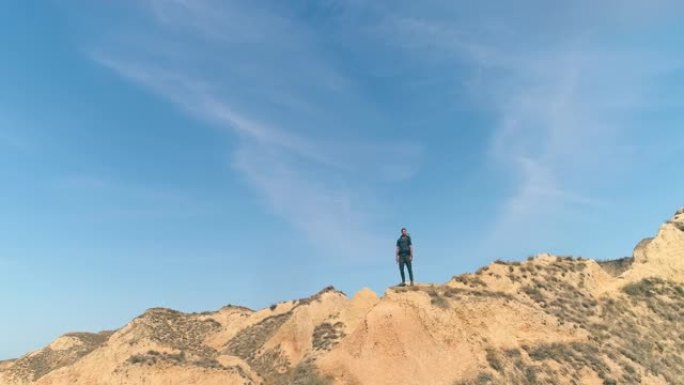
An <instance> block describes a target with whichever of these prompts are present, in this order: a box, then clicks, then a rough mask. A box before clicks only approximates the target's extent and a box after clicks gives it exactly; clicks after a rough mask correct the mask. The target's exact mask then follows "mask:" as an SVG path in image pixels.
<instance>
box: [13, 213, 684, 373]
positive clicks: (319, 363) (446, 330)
mask: <svg viewBox="0 0 684 385" xmlns="http://www.w3.org/2000/svg"><path fill="white" fill-rule="evenodd" d="M682 330H684V210H679V211H678V212H677V213H676V214H675V216H674V217H673V218H672V220H670V221H667V222H666V223H665V224H663V225H662V226H661V227H660V229H659V230H658V232H657V234H656V235H655V237H653V238H647V239H645V240H644V241H642V242H640V243H639V244H638V245H637V247H636V248H635V251H634V255H633V256H632V257H631V258H625V259H621V260H616V261H602V262H596V261H593V260H590V259H583V258H572V257H563V256H554V255H549V254H540V255H537V256H534V257H530V258H529V259H528V260H527V261H522V262H518V261H515V262H506V261H496V262H494V263H492V264H490V265H489V266H486V267H483V268H482V269H480V270H479V271H477V272H476V273H474V274H464V275H459V276H455V277H453V279H451V280H450V281H449V282H446V283H444V284H439V285H427V284H421V285H417V286H414V287H406V288H390V289H388V290H387V291H386V292H385V293H384V294H383V295H382V297H378V296H377V295H376V294H375V293H373V292H372V291H370V290H368V289H363V290H361V291H359V292H358V293H356V295H354V296H353V297H351V298H349V297H347V296H346V295H345V294H344V293H341V292H339V291H337V290H335V289H334V288H332V287H329V288H326V289H324V290H322V291H321V292H319V293H317V294H315V295H313V296H311V297H309V298H304V299H300V300H294V301H287V302H282V303H279V304H277V305H274V306H272V307H270V308H266V309H262V310H259V311H253V310H250V309H247V308H243V307H235V306H228V307H224V308H222V309H219V310H217V311H214V312H205V313H200V314H196V313H195V314H185V313H181V312H178V311H174V310H170V309H160V308H155V309H150V310H148V311H147V312H145V313H144V314H142V315H141V316H139V317H138V318H136V319H134V320H133V321H131V322H130V323H128V324H127V325H125V326H124V327H122V328H121V329H119V330H116V331H113V332H102V333H97V334H92V333H71V334H67V335H64V336H62V337H60V338H58V339H57V340H55V341H54V342H53V343H52V344H50V345H49V346H47V347H45V348H44V349H41V350H39V351H37V352H33V353H30V354H27V355H26V356H23V357H20V358H18V359H16V360H12V361H3V362H0V384H2V385H25V384H26V385H28V384H36V385H48V384H50V385H66V384H74V383H81V384H93V385H95V384H103V385H104V384H121V385H125V384H151V385H156V384H159V385H169V384H184V385H185V384H209V385H211V384H222V385H226V384H240V385H247V384H265V385H271V384H282V385H284V384H302V385H303V384H321V385H322V384H349V385H356V384H373V385H382V384H388V385H389V384H392V385H397V384H445V385H460V384H684V332H682Z"/></svg>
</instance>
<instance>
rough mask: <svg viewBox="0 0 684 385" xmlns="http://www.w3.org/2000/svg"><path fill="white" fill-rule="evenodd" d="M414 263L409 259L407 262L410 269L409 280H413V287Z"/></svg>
mask: <svg viewBox="0 0 684 385" xmlns="http://www.w3.org/2000/svg"><path fill="white" fill-rule="evenodd" d="M411 265H412V263H411V261H409V260H408V259H407V260H406V267H408V271H409V279H410V280H411V285H413V267H411ZM403 273H404V272H403V271H402V277H403Z"/></svg>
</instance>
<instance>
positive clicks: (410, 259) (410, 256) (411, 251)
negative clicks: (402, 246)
mask: <svg viewBox="0 0 684 385" xmlns="http://www.w3.org/2000/svg"><path fill="white" fill-rule="evenodd" d="M409 252H410V254H409V261H410V262H413V245H411V246H409Z"/></svg>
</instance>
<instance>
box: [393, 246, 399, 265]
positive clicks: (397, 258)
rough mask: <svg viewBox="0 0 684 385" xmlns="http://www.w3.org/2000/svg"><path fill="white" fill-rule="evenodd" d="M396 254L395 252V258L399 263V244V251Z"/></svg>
mask: <svg viewBox="0 0 684 385" xmlns="http://www.w3.org/2000/svg"><path fill="white" fill-rule="evenodd" d="M394 254H395V257H394V259H395V260H396V261H397V263H399V246H397V251H396V252H395V253H394Z"/></svg>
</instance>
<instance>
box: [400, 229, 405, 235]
mask: <svg viewBox="0 0 684 385" xmlns="http://www.w3.org/2000/svg"><path fill="white" fill-rule="evenodd" d="M401 235H406V227H402V228H401Z"/></svg>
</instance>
